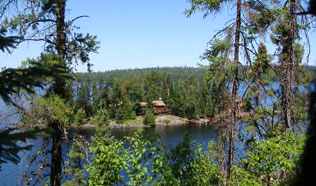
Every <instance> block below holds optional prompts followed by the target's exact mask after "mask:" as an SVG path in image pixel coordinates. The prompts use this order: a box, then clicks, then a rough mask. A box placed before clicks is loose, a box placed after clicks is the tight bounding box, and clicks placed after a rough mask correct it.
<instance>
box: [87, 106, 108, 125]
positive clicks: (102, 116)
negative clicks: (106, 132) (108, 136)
mask: <svg viewBox="0 0 316 186" xmlns="http://www.w3.org/2000/svg"><path fill="white" fill-rule="evenodd" d="M90 122H91V123H92V124H93V125H96V126H98V127H102V126H107V125H108V124H109V113H108V112H107V110H106V109H102V108H101V109H98V110H97V113H96V114H95V115H94V116H93V117H92V118H91V119H90Z"/></svg>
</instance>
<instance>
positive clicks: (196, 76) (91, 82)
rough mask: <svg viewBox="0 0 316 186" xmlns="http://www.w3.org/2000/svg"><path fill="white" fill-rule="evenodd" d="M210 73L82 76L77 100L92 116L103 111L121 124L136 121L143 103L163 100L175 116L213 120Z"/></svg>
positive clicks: (167, 70) (174, 71)
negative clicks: (102, 109)
mask: <svg viewBox="0 0 316 186" xmlns="http://www.w3.org/2000/svg"><path fill="white" fill-rule="evenodd" d="M206 72H207V69H204V68H152V69H137V70H117V71H109V72H97V73H78V74H76V77H77V78H76V81H75V82H74V83H73V89H74V95H75V96H74V97H75V98H74V99H75V102H77V103H78V104H79V105H80V106H83V107H84V108H85V111H86V113H88V114H91V115H92V114H93V113H94V112H96V111H97V110H98V109H99V108H100V107H102V108H104V109H106V110H107V111H108V112H109V115H110V118H112V119H117V120H125V119H132V118H133V117H134V116H135V112H136V109H137V104H138V103H139V102H148V103H151V102H152V101H154V100H159V99H160V98H161V99H162V100H163V101H164V102H165V103H166V104H167V107H168V108H169V110H170V112H171V113H172V114H174V115H177V116H181V117H187V118H199V117H207V116H213V114H214V111H213V108H214V106H213V105H212V100H211V99H210V94H211V93H210V92H209V88H208V83H207V80H206Z"/></svg>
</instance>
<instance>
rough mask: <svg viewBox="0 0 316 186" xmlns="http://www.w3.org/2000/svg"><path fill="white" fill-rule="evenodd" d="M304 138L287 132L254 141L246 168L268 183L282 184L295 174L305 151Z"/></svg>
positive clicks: (246, 161) (245, 162)
mask: <svg viewBox="0 0 316 186" xmlns="http://www.w3.org/2000/svg"><path fill="white" fill-rule="evenodd" d="M303 144H304V138H303V137H302V136H298V135H296V134H293V133H292V132H287V133H284V134H281V135H278V136H276V137H273V138H270V139H267V140H264V141H262V142H260V141H257V142H254V143H253V144H252V145H251V147H250V149H249V150H248V154H247V159H246V160H245V161H244V164H245V166H246V167H245V168H246V170H248V171H249V172H250V173H252V174H253V175H255V177H256V178H260V181H261V182H263V183H266V184H280V183H282V182H285V181H286V179H289V178H291V176H293V175H294V174H295V167H296V165H297V163H298V160H299V157H300V155H301V153H302V152H303Z"/></svg>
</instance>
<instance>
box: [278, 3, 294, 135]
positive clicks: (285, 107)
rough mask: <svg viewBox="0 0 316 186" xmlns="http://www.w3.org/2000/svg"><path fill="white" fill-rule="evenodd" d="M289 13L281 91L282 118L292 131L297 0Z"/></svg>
mask: <svg viewBox="0 0 316 186" xmlns="http://www.w3.org/2000/svg"><path fill="white" fill-rule="evenodd" d="M289 3H290V4H289V6H290V7H289V11H290V20H289V24H290V25H291V28H290V30H289V31H288V32H289V34H288V37H287V38H286V39H285V40H284V41H283V42H284V43H283V49H282V59H281V60H282V61H281V70H282V76H283V77H282V79H281V90H282V117H283V121H284V124H285V126H286V128H289V129H292V126H293V124H292V122H293V114H292V106H293V94H292V86H293V82H294V67H295V58H294V42H295V32H296V16H295V10H296V0H290V2H289Z"/></svg>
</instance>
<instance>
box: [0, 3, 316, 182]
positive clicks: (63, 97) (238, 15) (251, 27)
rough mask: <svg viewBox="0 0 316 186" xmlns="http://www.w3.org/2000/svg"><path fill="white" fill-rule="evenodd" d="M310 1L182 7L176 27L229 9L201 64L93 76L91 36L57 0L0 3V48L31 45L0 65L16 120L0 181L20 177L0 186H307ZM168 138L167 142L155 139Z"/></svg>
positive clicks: (311, 100) (7, 132)
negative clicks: (36, 48)
mask: <svg viewBox="0 0 316 186" xmlns="http://www.w3.org/2000/svg"><path fill="white" fill-rule="evenodd" d="M135 3H136V2H135ZM315 6H316V3H315V1H310V2H309V1H298V0H279V1H275V0H266V1H260V0H235V1H228V0H190V1H188V3H187V8H186V9H184V10H183V11H184V14H185V15H184V16H183V19H191V18H192V17H193V16H195V17H201V19H202V18H203V17H204V18H208V17H212V16H215V15H218V14H222V13H223V12H225V11H227V9H228V8H229V9H230V8H231V7H233V9H232V10H231V14H233V16H234V19H232V20H229V19H227V20H225V21H227V22H226V23H225V26H224V27H223V28H222V29H221V30H219V31H218V32H217V33H210V34H212V37H211V38H209V42H208V43H207V48H206V49H205V51H204V53H201V55H202V56H201V60H202V61H203V64H201V65H199V67H156V68H142V69H126V70H111V71H105V72H98V71H94V69H93V61H92V60H91V55H98V50H99V49H100V42H101V41H99V40H98V37H97V36H95V35H93V33H82V32H81V28H80V27H79V26H76V22H77V21H78V20H80V19H83V18H86V17H87V16H85V15H79V16H77V17H70V16H69V14H68V13H67V12H68V11H70V10H71V9H72V7H70V6H69V4H68V1H67V0H21V1H17V0H0V52H1V53H5V54H9V55H13V54H14V51H15V50H17V49H18V48H19V47H20V46H21V45H22V44H23V43H25V42H36V43H40V45H41V46H42V51H41V52H39V54H38V57H35V58H28V59H25V60H24V61H22V62H21V66H20V67H17V68H9V67H8V68H2V69H1V70H0V97H1V101H2V102H3V104H2V105H1V107H3V108H1V110H3V109H6V108H11V109H14V111H15V112H16V113H17V115H18V116H17V121H16V122H13V123H10V124H7V125H5V124H4V122H3V121H4V120H3V121H0V175H1V172H2V171H6V170H8V171H9V172H10V173H12V172H15V170H18V169H19V170H20V169H22V167H24V168H26V169H25V171H24V172H23V173H21V176H20V177H19V178H16V177H14V178H13V177H12V178H7V179H9V180H11V182H8V184H9V183H11V185H51V186H60V185H65V186H72V185H89V186H103V185H104V186H109V185H131V186H134V185H135V186H138V185H155V186H164V185H165V186H169V185H179V186H180V185H181V186H182V185H184V186H195V185H197V186H208V185H224V186H233V185H241V186H248V185H249V186H252V185H258V186H259V185H264V186H270V185H309V184H308V183H309V182H308V181H310V180H312V177H313V176H312V172H309V171H307V168H310V167H311V166H312V162H314V161H313V153H314V152H313V149H314V148H313V147H314V146H315V143H313V142H314V141H315V134H314V133H315V130H314V128H313V127H315V126H313V124H314V122H315V117H314V115H315V111H314V110H315V97H316V96H315V93H314V91H315V85H314V79H315V77H316V69H315V67H313V66H308V65H309V60H310V58H311V52H313V50H312V49H311V44H310V38H309V34H310V33H311V32H312V31H313V30H315V22H314V21H315V17H314V16H315V10H316V9H315ZM201 14H202V16H201ZM2 63H5V64H8V63H10V62H9V61H4V62H3V61H2ZM78 65H86V66H87V71H88V72H77V71H76V70H75V69H76V67H77V66H78ZM185 65H186V64H184V66H185ZM2 102H1V103H2ZM0 116H1V117H2V115H0ZM167 117H168V118H171V119H168V120H163V119H164V118H167ZM202 120H203V121H206V122H204V124H203V126H202V125H198V124H195V123H196V122H200V121H202ZM180 121H186V122H184V123H182V124H181V125H179V122H180ZM310 123H311V124H310ZM181 127H182V128H181ZM133 128H136V129H137V130H135V131H133V132H132V134H129V135H125V133H124V135H122V136H120V137H117V136H116V135H114V133H115V130H114V129H121V130H123V131H126V130H127V131H128V132H129V131H132V130H131V129H133ZM161 128H163V129H161ZM180 129H185V131H186V132H183V133H182V132H181V135H180V136H181V140H180V141H179V142H175V141H176V140H175V138H172V137H173V136H171V137H170V136H169V138H166V136H167V137H168V135H167V134H171V133H168V131H176V130H179V131H180ZM133 130H134V129H133ZM196 130H198V131H199V133H194V131H196ZM157 131H163V132H160V133H159V132H158V133H157ZM166 131H167V132H166ZM202 132H204V133H202ZM205 133H212V134H214V136H215V137H214V138H212V140H210V139H209V138H206V137H205V136H203V135H204V134H205ZM202 134H203V135H202ZM199 135H200V136H199ZM39 139H40V140H39ZM199 140H202V141H203V143H201V142H200V141H199ZM313 140H314V141H313ZM165 141H167V142H169V143H171V142H173V143H172V144H173V145H171V146H170V145H168V144H169V143H166V142H165ZM314 151H315V150H314ZM314 154H315V153H314ZM26 156H27V158H25V157H26ZM22 160H23V161H22ZM22 163H23V164H22ZM8 164H10V166H13V165H14V166H13V168H12V167H11V168H10V166H8ZM23 170H24V169H23ZM1 177H3V178H0V179H5V178H4V176H1ZM12 180H13V181H14V182H12ZM1 184H2V183H1V181H0V185H1ZM3 184H5V182H3Z"/></svg>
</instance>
